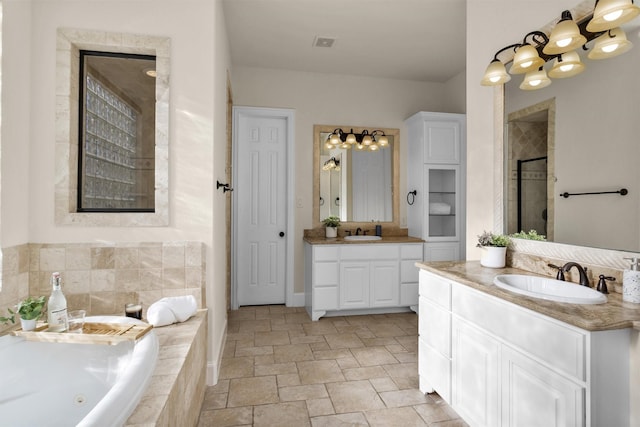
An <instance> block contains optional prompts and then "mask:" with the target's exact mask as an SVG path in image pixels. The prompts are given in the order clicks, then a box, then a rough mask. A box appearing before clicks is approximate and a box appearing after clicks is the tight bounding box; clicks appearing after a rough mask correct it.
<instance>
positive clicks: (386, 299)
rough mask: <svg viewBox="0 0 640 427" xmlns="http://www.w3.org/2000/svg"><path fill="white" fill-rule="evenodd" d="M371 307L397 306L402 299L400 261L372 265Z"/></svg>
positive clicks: (373, 263) (380, 262)
mask: <svg viewBox="0 0 640 427" xmlns="http://www.w3.org/2000/svg"><path fill="white" fill-rule="evenodd" d="M370 268H371V270H370V277H371V289H370V291H371V307H389V306H397V305H398V303H399V299H400V284H399V280H400V270H399V268H398V261H375V262H372V263H371V267H370Z"/></svg>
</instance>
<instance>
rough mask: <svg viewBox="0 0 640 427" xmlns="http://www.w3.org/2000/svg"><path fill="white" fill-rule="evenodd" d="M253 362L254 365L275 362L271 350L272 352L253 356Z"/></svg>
mask: <svg viewBox="0 0 640 427" xmlns="http://www.w3.org/2000/svg"><path fill="white" fill-rule="evenodd" d="M253 363H254V365H256V366H258V365H273V364H274V363H276V362H275V359H274V358H273V352H272V353H271V354H264V355H261V356H255V357H254V358H253Z"/></svg>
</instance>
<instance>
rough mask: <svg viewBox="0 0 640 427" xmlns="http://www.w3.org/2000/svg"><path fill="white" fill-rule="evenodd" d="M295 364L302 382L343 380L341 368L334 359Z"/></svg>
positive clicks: (319, 382) (318, 382)
mask: <svg viewBox="0 0 640 427" xmlns="http://www.w3.org/2000/svg"><path fill="white" fill-rule="evenodd" d="M297 365H298V374H299V375H300V381H301V382H302V384H322V383H330V382H337V381H344V380H345V377H344V375H342V370H341V369H340V366H339V365H338V362H336V361H335V360H314V361H310V362H298V363H297Z"/></svg>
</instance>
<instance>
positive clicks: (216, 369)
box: [206, 318, 227, 386]
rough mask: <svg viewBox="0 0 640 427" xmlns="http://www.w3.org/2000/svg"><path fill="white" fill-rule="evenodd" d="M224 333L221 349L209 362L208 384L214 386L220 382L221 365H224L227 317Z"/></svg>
mask: <svg viewBox="0 0 640 427" xmlns="http://www.w3.org/2000/svg"><path fill="white" fill-rule="evenodd" d="M223 331H224V332H223V334H222V335H221V337H220V338H221V339H220V342H218V347H217V348H219V349H220V351H219V352H218V354H217V355H216V357H215V358H214V359H213V360H210V361H209V362H207V378H206V381H207V385H208V386H213V385H216V384H218V379H219V378H220V366H221V365H222V355H223V354H224V346H225V344H226V342H227V319H226V318H225V319H224V328H223Z"/></svg>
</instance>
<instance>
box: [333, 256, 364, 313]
mask: <svg viewBox="0 0 640 427" xmlns="http://www.w3.org/2000/svg"><path fill="white" fill-rule="evenodd" d="M367 307H369V263H368V262H359V261H348V262H341V263H340V308H341V309H351V308H367Z"/></svg>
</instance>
